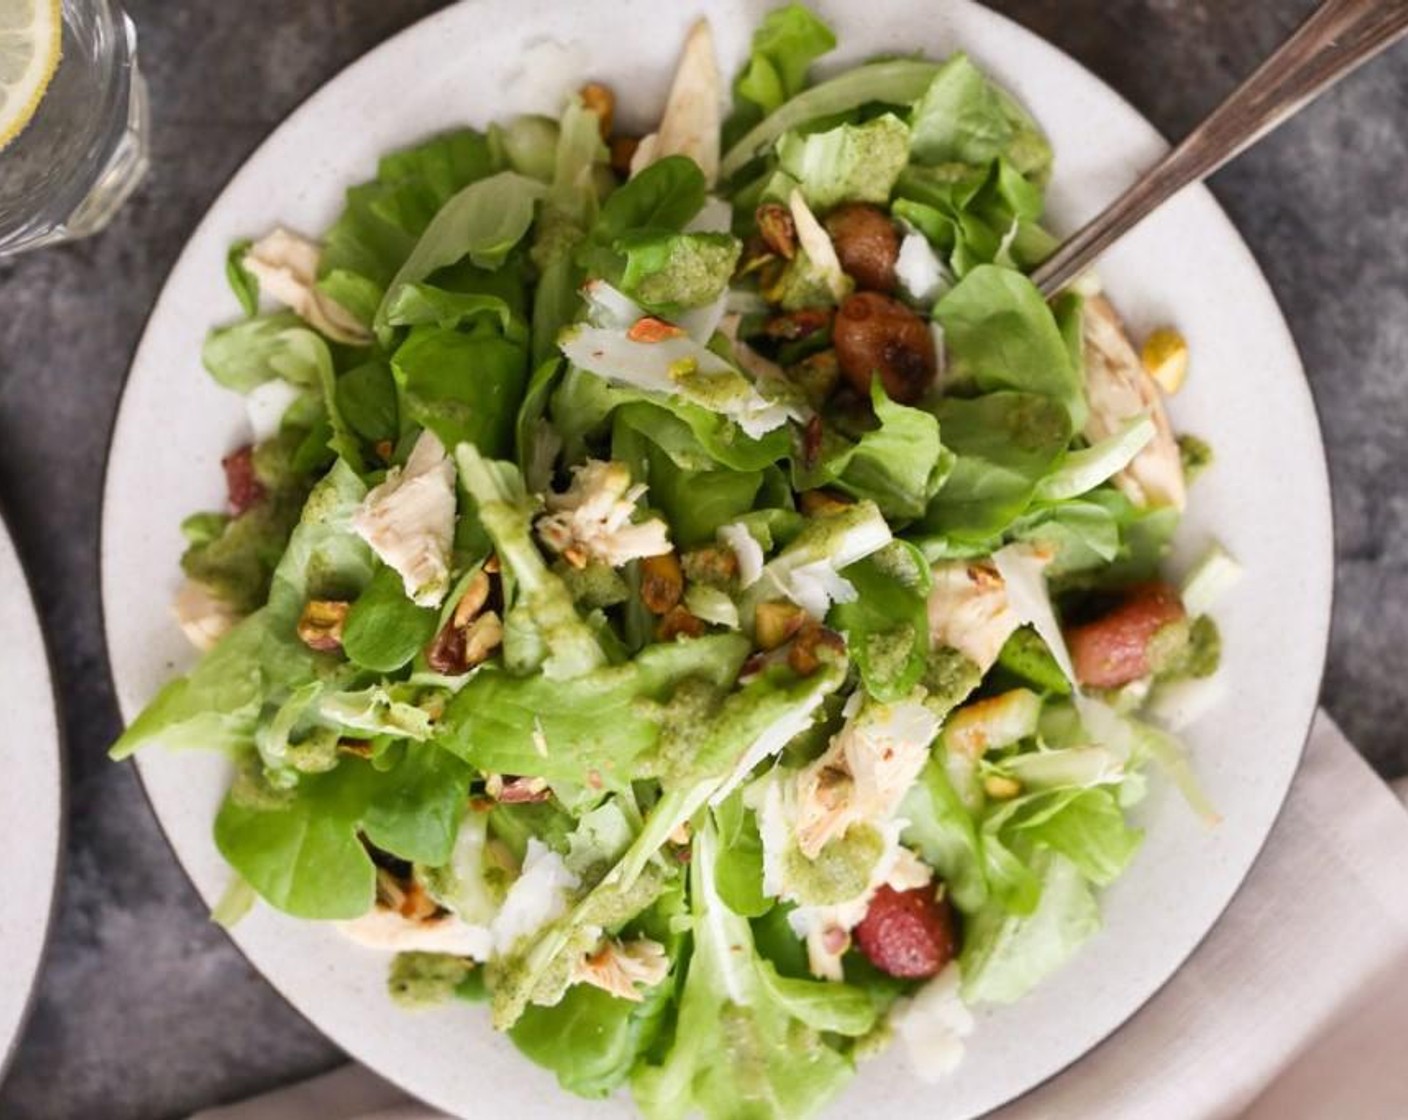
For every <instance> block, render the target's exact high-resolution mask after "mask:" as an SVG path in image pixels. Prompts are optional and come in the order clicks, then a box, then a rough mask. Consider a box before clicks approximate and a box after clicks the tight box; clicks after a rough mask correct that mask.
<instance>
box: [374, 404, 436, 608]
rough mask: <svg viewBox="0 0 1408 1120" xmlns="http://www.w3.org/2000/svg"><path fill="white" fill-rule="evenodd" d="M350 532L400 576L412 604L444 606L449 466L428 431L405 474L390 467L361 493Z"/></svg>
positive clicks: (433, 436) (431, 433) (421, 436)
mask: <svg viewBox="0 0 1408 1120" xmlns="http://www.w3.org/2000/svg"><path fill="white" fill-rule="evenodd" d="M352 528H353V529H354V531H355V532H356V533H357V535H358V536H359V537H361V538H362V539H363V540H364V541H366V542H367V544H368V545H369V546H371V550H372V551H373V552H375V553H376V554H377V556H378V557H379V558H380V559H381V560H382V561H383V562H384V563H386V564H388V565H390V566H391V567H392V568H393V569H395V570H396V572H398V573H399V574H400V576H401V581H402V583H403V584H404V585H405V588H406V594H407V595H409V596H410V597H411V599H412V600H414V601H415V602H416V604H417V605H419V606H422V607H438V606H439V605H440V604H441V603H442V602H443V601H444V599H445V595H446V594H447V593H448V592H449V589H450V544H451V540H452V538H453V537H454V532H455V466H454V464H453V463H452V462H450V459H449V457H448V456H447V455H446V454H445V447H444V445H443V444H442V443H441V442H440V440H439V439H438V438H437V437H436V436H435V433H434V432H431V431H430V430H429V429H427V430H426V431H424V432H422V433H421V434H420V438H419V439H418V440H417V441H416V445H415V447H414V448H413V449H412V450H411V457H410V458H409V459H408V460H407V461H406V466H405V469H404V470H402V469H397V468H392V470H390V471H389V472H387V475H386V481H385V482H383V483H382V484H381V485H380V486H378V487H376V488H375V489H373V490H372V491H371V492H370V493H368V494H367V496H366V497H365V498H364V499H363V500H362V504H361V505H360V506H359V507H358V509H357V513H356V515H355V516H354V517H353V520H352Z"/></svg>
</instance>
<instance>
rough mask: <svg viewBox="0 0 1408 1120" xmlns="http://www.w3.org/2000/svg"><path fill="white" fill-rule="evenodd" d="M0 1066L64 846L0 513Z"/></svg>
mask: <svg viewBox="0 0 1408 1120" xmlns="http://www.w3.org/2000/svg"><path fill="white" fill-rule="evenodd" d="M0 681H3V682H4V685H3V688H4V696H5V699H4V700H3V702H0V711H3V712H4V715H5V721H4V732H3V734H0V773H3V774H4V778H3V780H0V821H3V822H4V825H5V836H6V840H5V843H4V844H0V883H3V884H4V887H3V889H0V960H3V961H4V962H5V964H4V967H3V968H0V1071H3V1070H4V1067H5V1065H6V1062H7V1060H8V1058H9V1056H10V1052H11V1050H12V1049H13V1047H14V1044H15V1042H16V1041H17V1040H18V1038H19V1033H20V1029H21V1028H22V1027H23V1026H24V1020H25V1016H26V1014H27V1013H28V1011H29V1004H30V998H31V996H32V994H33V991H34V982H35V978H36V976H37V975H38V973H39V963H40V960H41V959H42V957H43V955H44V945H45V943H46V942H47V940H48V937H49V918H50V915H51V913H52V911H53V908H54V892H55V886H56V883H57V880H58V871H59V851H60V848H61V847H62V844H63V766H62V762H61V755H60V750H59V724H58V720H57V719H56V717H55V714H54V688H53V684H52V682H51V681H50V678H49V657H48V654H47V653H46V652H45V649H44V636H43V634H42V633H41V632H40V629H39V618H38V616H37V615H36V614H35V613H34V601H33V599H31V598H30V594H29V584H28V583H27V582H26V581H25V578H24V571H23V569H21V567H20V560H19V556H18V555H16V553H15V546H14V543H13V542H12V541H11V540H10V534H9V531H8V530H7V529H6V528H5V522H4V520H3V519H0Z"/></svg>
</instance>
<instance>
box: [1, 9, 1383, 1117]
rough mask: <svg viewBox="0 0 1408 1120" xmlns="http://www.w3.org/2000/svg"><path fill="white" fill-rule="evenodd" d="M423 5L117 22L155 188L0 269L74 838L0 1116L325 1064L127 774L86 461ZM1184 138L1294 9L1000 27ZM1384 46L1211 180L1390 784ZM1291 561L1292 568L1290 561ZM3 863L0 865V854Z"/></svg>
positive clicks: (5, 406) (7, 462) (143, 1105)
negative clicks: (303, 122)
mask: <svg viewBox="0 0 1408 1120" xmlns="http://www.w3.org/2000/svg"><path fill="white" fill-rule="evenodd" d="M439 6H440V5H439V4H438V3H437V2H436V0H394V2H387V0H309V2H307V3H301V4H289V3H285V2H283V0H244V2H242V3H239V4H230V3H228V2H224V0H185V2H183V3H172V2H170V0H128V3H127V7H128V8H129V10H130V12H131V14H132V16H133V17H134V19H135V20H136V23H137V25H138V28H139V29H140V34H141V41H142V47H141V49H142V62H143V66H144V69H145V71H146V75H147V78H148V81H149V83H150V88H151V99H152V112H153V129H152V149H153V150H152V156H153V163H152V172H151V175H150V178H149V179H148V181H147V182H146V183H145V185H144V186H143V187H142V188H141V189H140V191H139V193H138V194H137V196H136V197H135V198H133V200H132V201H131V202H130V203H129V204H128V206H127V207H126V209H125V210H124V211H123V212H122V213H121V214H120V215H119V216H118V218H117V220H116V221H115V223H114V224H113V226H112V227H111V228H110V229H109V230H108V231H107V232H106V233H105V234H103V235H102V236H100V237H98V238H96V239H94V240H91V241H88V242H84V243H80V244H76V245H72V246H69V247H65V248H59V249H53V250H48V251H45V252H40V253H36V254H33V255H31V256H28V257H24V258H21V259H19V260H16V261H13V262H10V263H5V264H0V501H3V506H4V509H5V511H6V513H7V514H8V516H9V518H10V522H11V525H12V526H13V529H14V531H15V534H16V536H17V543H18V546H19V549H20V552H21V554H22V556H23V558H24V560H25V561H26V562H27V565H28V567H29V571H30V573H31V575H32V577H33V580H34V586H35V592H36V594H37V596H38V599H39V603H40V606H41V609H42V612H43V616H44V622H45V625H46V627H47V630H48V635H49V640H50V642H51V644H52V648H53V654H54V661H55V666H56V669H57V674H58V680H57V687H58V693H59V696H60V698H61V703H62V706H63V724H64V728H65V733H66V740H67V751H68V776H69V806H70V814H71V819H70V836H69V841H68V862H67V871H66V877H65V881H64V886H63V894H62V900H61V905H60V909H59V913H58V918H57V923H56V930H55V936H54V941H53V946H52V949H51V951H50V953H49V958H48V964H47V968H46V970H45V973H44V976H43V979H42V981H41V984H40V988H39V999H38V1002H37V1006H36V1009H35V1013H34V1016H33V1018H32V1020H31V1021H30V1024H29V1028H28V1031H27V1033H26V1035H25V1037H24V1040H23V1042H22V1044H21V1046H20V1048H19V1051H18V1054H17V1055H16V1059H15V1062H14V1065H13V1067H12V1068H11V1070H10V1072H9V1074H8V1077H7V1078H6V1080H5V1082H4V1084H3V1086H0V1115H3V1116H5V1117H7V1118H12V1120H28V1118H36V1120H37V1118H41V1117H43V1118H51V1117H60V1116H73V1117H93V1116H102V1117H104V1118H105V1120H123V1118H127V1117H155V1116H174V1115H180V1114H184V1113H186V1112H189V1111H190V1110H192V1109H195V1108H197V1107H201V1106H205V1105H210V1104H214V1103H216V1102H222V1101H228V1100H232V1099H236V1098H238V1097H240V1096H242V1095H246V1094H249V1093H252V1092H254V1091H256V1090H260V1089H265V1088H268V1087H271V1086H273V1085H276V1084H280V1083H283V1082H287V1081H291V1080H294V1079H297V1078H301V1077H304V1076H306V1075H309V1074H313V1073H316V1072H318V1071H320V1070H324V1069H326V1068H328V1067H330V1066H332V1065H333V1064H335V1063H336V1062H338V1061H339V1060H340V1054H339V1052H338V1051H337V1049H336V1048H334V1047H333V1046H332V1045H331V1044H329V1043H328V1042H327V1041H326V1040H324V1039H323V1038H322V1037H321V1036H320V1035H319V1034H318V1033H317V1032H316V1031H315V1030H314V1029H313V1028H312V1027H310V1026H309V1025H308V1024H306V1023H305V1022H304V1021H303V1020H302V1019H301V1018H300V1017H299V1016H298V1015H297V1014H296V1013H295V1012H294V1011H293V1010H291V1009H290V1008H289V1007H288V1006H287V1005H285V1004H284V1003H283V1001H282V1000H281V999H280V998H279V997H278V996H277V995H276V994H275V993H274V992H273V991H272V990H271V989H270V988H269V987H268V986H267V985H266V984H265V983H264V982H263V981H262V980H261V979H260V978H259V977H258V976H257V975H256V974H255V973H254V972H253V971H252V970H251V969H250V967H249V966H248V965H247V964H246V963H245V961H244V960H243V959H242V958H241V957H240V955H239V954H238V953H237V952H236V951H235V950H234V948H233V947H232V946H231V944H230V943H229V942H228V941H227V940H226V939H225V937H224V935H223V934H222V933H220V932H219V930H218V929H217V928H216V927H214V926H213V925H211V924H210V922H209V921H208V920H207V917H206V915H205V912H204V909H203V907H202V906H201V904H200V903H199V901H198V899H197V898H196V895H195V893H194V891H193V890H192V889H191V887H190V886H189V885H188V883H187V882H186V880H185V879H184V877H183V876H182V874H181V872H180V870H179V869H178V867H177V864H176V861H175V859H174V858H173V856H172V854H171V852H170V851H169V850H168V848H167V846H166V843H165V841H164V840H163V839H162V836H161V833H160V832H159V830H158V829H157V826H156V822H155V821H154V820H153V818H152V815H151V813H150V811H149V809H148V807H147V803H146V801H145V799H144V798H143V796H142V794H141V791H140V789H139V788H138V785H137V781H136V777H135V775H134V774H133V772H132V770H131V768H130V767H119V766H114V765H112V764H110V763H109V762H107V761H106V759H105V757H104V753H103V752H104V749H105V747H106V746H107V745H108V743H109V742H110V741H111V740H112V739H113V737H114V736H115V735H116V734H117V731H118V715H117V710H116V707H115V705H114V702H113V697H112V692H111V689H110V686H109V681H108V673H107V668H106V664H105V651H104V645H103V638H102V632H101V618H100V614H99V603H98V560H97V557H98V522H99V506H100V500H101V499H100V495H101V483H102V476H103V463H104V456H105V454H106V450H107V438H108V432H109V429H110V426H111V424H112V419H113V415H114V411H115V409H116V407H117V401H118V396H119V394H120V392H121V389H122V383H123V378H124V377H125V375H126V368H127V362H128V360H129V358H130V356H131V354H132V351H133V348H134V347H135V345H136V343H137V339H138V336H139V335H140V333H141V330H142V326H143V323H144V321H145V319H146V316H147V313H148V311H149V309H150V308H151V305H152V302H153V301H154V299H155V298H156V295H157V292H158V290H159V289H160V287H161V283H162V280H163V279H164V277H165V276H166V273H167V270H168V269H169V268H170V267H171V265H172V263H173V262H174V261H175V259H176V255H177V253H178V252H179V251H180V248H181V246H182V244H183V242H184V241H185V239H186V237H187V236H188V235H189V233H190V232H191V230H192V229H193V228H194V226H195V224H196V222H197V221H198V220H199V218H200V216H201V214H202V213H203V212H204V210H205V209H206V207H207V206H208V205H209V204H210V202H211V201H212V200H213V199H214V197H215V195H216V193H217V192H218V191H219V189H220V188H221V186H222V185H223V184H224V182H225V180H226V179H227V178H228V177H229V175H230V174H231V173H232V172H233V171H234V170H235V169H236V168H237V167H238V166H239V164H240V163H241V162H242V161H243V160H244V158H245V157H246V156H247V155H248V154H249V153H250V152H251V151H253V150H254V148H255V147H256V146H257V145H258V144H259V142H260V141H261V140H262V139H263V138H264V136H265V135H266V134H267V133H268V132H269V131H270V130H271V129H272V128H273V127H274V126H275V125H276V124H277V123H278V122H279V121H280V119H282V118H283V117H284V116H285V115H286V114H287V113H288V112H289V111H290V110H291V109H293V108H294V107H295V106H296V105H297V104H298V103H299V102H301V101H302V100H303V99H304V98H305V97H306V96H307V95H308V94H310V93H312V92H313V90H315V89H316V88H317V87H318V86H319V85H321V84H322V83H323V82H325V81H326V80H327V79H329V78H331V77H332V76H333V75H334V74H336V73H337V72H338V71H339V70H340V69H341V68H342V67H343V66H344V65H346V64H347V63H349V62H351V61H352V60H353V59H355V58H356V57H358V56H359V55H361V54H363V53H364V52H366V51H367V50H370V49H371V48H372V47H374V46H375V45H376V44H377V43H378V42H380V41H381V40H383V39H385V38H386V37H387V36H389V35H390V34H392V33H393V32H395V31H397V30H398V29H400V28H401V27H403V26H405V25H407V24H409V23H411V22H412V21H414V20H415V19H416V18H418V17H419V16H421V15H423V14H425V13H427V12H429V11H431V10H432V9H434V8H436V7H439ZM994 6H995V7H997V8H999V9H1001V10H1002V11H1004V12H1006V13H1007V14H1009V15H1011V16H1013V17H1014V18H1016V19H1017V20H1018V21H1020V22H1021V23H1024V24H1026V25H1027V26H1028V27H1031V28H1032V29H1034V30H1036V31H1037V32H1039V33H1040V34H1042V35H1044V36H1047V37H1048V38H1050V39H1051V40H1053V41H1054V42H1055V43H1057V44H1058V45H1059V46H1061V47H1063V48H1064V49H1065V50H1067V51H1069V52H1070V53H1071V54H1073V55H1074V56H1075V57H1076V58H1078V59H1079V60H1080V61H1081V62H1083V63H1085V64H1086V65H1087V66H1089V67H1090V68H1091V69H1092V70H1094V71H1095V72H1096V73H1097V74H1099V75H1100V76H1102V77H1103V78H1105V79H1106V80H1107V81H1109V82H1110V83H1111V84H1112V85H1114V87H1115V88H1116V89H1118V90H1119V91H1120V92H1121V93H1122V94H1124V95H1125V96H1126V97H1128V98H1129V99H1130V100H1131V101H1132V102H1133V103H1134V104H1135V105H1136V106H1138V107H1139V108H1140V109H1141V110H1142V111H1143V112H1144V113H1146V114H1147V115H1148V116H1149V118H1150V119H1151V120H1152V121H1153V122H1154V123H1155V124H1156V125H1157V126H1158V127H1159V128H1160V129H1161V130H1162V131H1163V132H1164V133H1165V134H1166V135H1171V136H1178V135H1182V134H1183V133H1184V132H1185V131H1186V130H1187V129H1188V128H1189V127H1190V126H1191V125H1192V124H1193V123H1194V122H1195V121H1196V120H1197V119H1198V118H1199V117H1200V116H1201V115H1202V113H1204V112H1205V111H1206V110H1207V109H1209V108H1210V107H1211V106H1212V105H1213V104H1214V103H1215V102H1216V101H1217V100H1218V99H1219V98H1220V97H1221V96H1223V95H1224V94H1225V93H1226V92H1227V91H1228V90H1229V89H1230V88H1231V87H1232V85H1233V84H1234V83H1235V81H1236V79H1237V78H1238V77H1239V76H1241V75H1244V74H1246V73H1247V72H1249V71H1250V70H1251V68H1252V67H1253V65H1254V64H1255V63H1256V62H1257V61H1259V60H1260V59H1261V58H1262V57H1263V56H1264V55H1265V54H1266V53H1268V52H1269V51H1270V50H1271V48H1272V47H1274V46H1275V45H1276V44H1277V43H1278V42H1280V41H1281V40H1282V39H1283V38H1284V37H1285V36H1286V34H1287V33H1288V32H1289V31H1290V29H1291V28H1292V26H1293V25H1294V24H1295V22H1296V21H1297V19H1298V18H1299V17H1300V16H1301V15H1302V14H1303V13H1304V11H1306V10H1307V7H1308V5H1307V3H1306V0H1262V2H1259V3H1254V4H1247V3H1243V2H1241V0H997V2H996V3H995V5H994ZM1405 105H1408V48H1405V47H1399V48H1398V49H1396V50H1395V51H1394V52H1393V53H1392V54H1390V55H1389V56H1387V57H1385V58H1383V59H1380V60H1379V61H1378V62H1377V63H1375V64H1374V65H1373V66H1372V67H1371V68H1369V69H1368V70H1365V71H1361V72H1360V73H1359V74H1358V75H1356V76H1354V77H1353V78H1351V79H1350V80H1348V81H1347V82H1345V83H1344V84H1343V85H1342V86H1340V87H1339V88H1338V89H1336V90H1334V91H1332V92H1331V93H1330V94H1328V95H1327V96H1326V97H1325V98H1324V99H1323V100H1322V101H1321V102H1320V103H1318V104H1316V105H1314V106H1312V107H1311V108H1310V109H1308V110H1306V111H1305V112H1304V113H1303V114H1302V115H1301V116H1300V117H1298V118H1297V119H1296V120H1294V121H1292V122H1291V123H1290V124H1288V125H1287V126H1285V127H1284V128H1283V129H1282V130H1281V131H1280V132H1279V133H1277V134H1276V135H1275V136H1273V137H1271V138H1270V139H1268V140H1267V141H1265V142H1264V143H1262V144H1261V145H1260V146H1259V147H1257V148H1256V149H1255V150H1253V151H1252V152H1250V153H1249V154H1247V155H1246V156H1244V157H1243V158H1242V159H1241V160H1240V161H1239V162H1237V163H1236V164H1235V165H1234V166H1233V167H1231V168H1230V169H1228V170H1227V171H1225V172H1223V173H1222V174H1220V175H1219V176H1218V177H1217V178H1216V179H1215V180H1214V182H1213V189H1214V190H1215V192H1216V193H1217V195H1218V197H1219V198H1220V199H1221V200H1222V202H1223V203H1224V205H1225V206H1226V207H1227V209H1228V211H1229V212H1230V213H1231V215H1232V218H1233V220H1234V221H1235V222H1236V224H1237V226H1238V228H1239V229H1240V230H1241V231H1242V234H1243V235H1244V236H1245V237H1246V239H1247V241H1248V242H1249V243H1250V244H1251V247H1252V249H1253V251H1254V252H1255V253H1256V255H1257V257H1258V259H1259V260H1260V261H1261V264H1262V267H1263V268H1264V269H1265V270H1266V273H1267V275H1268V277H1269V278H1270V281H1271V284H1272V287H1273V288H1274V289H1275V290H1276V293H1277V295H1278V297H1279V298H1280V300H1281V304H1282V306H1283V307H1284V308H1285V310H1286V313H1287V317H1288V318H1289V320H1290V324H1291V329H1292V331H1293V332H1294V334H1295V337H1296V340H1297V342H1298V343H1299V345H1300V349H1301V353H1302V355H1303V356H1304V359H1305V366H1306V369H1307V372H1308V373H1309V376H1310V381H1311V384H1312V386H1313V388H1314V392H1315V397H1316V401H1317V403H1318V404H1319V408H1320V414H1321V419H1322V421H1323V424H1324V427H1325V435H1326V442H1327V444H1328V447H1329V455H1330V467H1331V473H1332V475H1333V479H1334V498H1335V506H1336V542H1335V544H1336V555H1337V558H1338V563H1339V571H1338V583H1337V596H1336V603H1335V624H1334V633H1333V639H1332V643H1331V649H1330V661H1329V672H1328V675H1327V677H1326V680H1325V688H1324V701H1325V703H1326V705H1327V706H1328V707H1329V709H1330V711H1331V712H1332V713H1333V714H1334V715H1335V716H1336V717H1337V718H1338V719H1339V721H1340V722H1341V724H1342V725H1343V726H1344V728H1345V730H1346V731H1347V732H1348V733H1349V735H1350V736H1351V738H1353V739H1354V740H1355V741H1356V742H1357V743H1358V745H1359V747H1360V749H1361V750H1362V751H1363V752H1364V754H1365V755H1366V756H1367V757H1368V758H1369V760H1370V761H1371V762H1372V763H1373V764H1374V765H1375V766H1376V767H1377V768H1378V769H1379V770H1380V771H1381V772H1382V773H1384V774H1385V775H1388V776H1392V775H1397V774H1401V773H1403V772H1404V771H1405V770H1408V734H1405V732H1404V730H1403V729H1404V727H1408V658H1405V656H1404V654H1403V649H1402V643H1403V641H1404V639H1405V637H1408V489H1405V487H1404V486H1403V484H1402V481H1401V480H1402V479H1404V478H1405V477H1408V438H1405V436H1404V433H1405V432H1408V382H1405V380H1404V379H1405V377H1408V264H1406V263H1405V262H1408V205H1406V204H1405V202H1404V192H1403V183H1404V180H1405V174H1408V133H1405V130H1404V128H1403V123H1404V106H1405ZM1288 561H1290V562H1293V561H1294V558H1293V557H1292V558H1288ZM17 839H19V840H20V842H22V838H14V837H11V838H10V841H9V842H11V843H14V842H16V841H17Z"/></svg>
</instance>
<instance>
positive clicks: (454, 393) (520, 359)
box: [391, 318, 528, 457]
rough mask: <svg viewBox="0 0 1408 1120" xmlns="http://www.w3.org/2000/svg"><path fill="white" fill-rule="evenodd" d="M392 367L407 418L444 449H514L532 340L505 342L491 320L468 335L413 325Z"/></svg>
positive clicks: (507, 451)
mask: <svg viewBox="0 0 1408 1120" xmlns="http://www.w3.org/2000/svg"><path fill="white" fill-rule="evenodd" d="M391 368H392V371H393V373H394V374H395V376H396V382H397V384H398V385H399V386H400V389H401V399H402V406H403V408H404V410H405V413H406V415H407V417H408V418H409V419H411V420H414V421H416V422H417V423H419V424H421V425H422V426H423V427H426V428H429V429H430V430H431V431H433V432H434V433H435V434H436V435H437V436H438V437H439V438H440V442H441V443H443V444H444V445H445V446H446V447H457V446H459V445H460V444H462V443H470V444H473V445H474V446H476V447H478V448H479V449H480V450H481V451H482V452H483V453H484V454H485V455H488V456H491V457H500V456H505V455H508V454H510V453H511V452H512V450H513V434H514V425H515V423H516V421H517V417H518V409H519V406H520V405H521V404H522V402H523V394H524V392H525V390H526V389H527V384H528V350H527V346H526V340H524V339H522V338H520V339H519V340H518V341H514V340H512V339H510V338H508V337H506V336H505V335H504V334H503V333H502V331H501V329H500V327H499V325H498V323H497V322H496V321H494V320H492V319H485V318H480V319H479V320H478V321H476V322H475V323H474V324H473V325H472V326H471V327H470V329H469V330H467V331H464V330H454V329H447V328H445V327H441V326H434V325H431V324H425V325H423V326H418V327H412V328H411V331H410V333H409V334H408V335H407V337H406V341H405V342H404V343H403V344H402V345H401V346H400V347H399V348H398V349H397V351H396V353H395V356H394V357H393V358H392V359H391Z"/></svg>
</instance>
